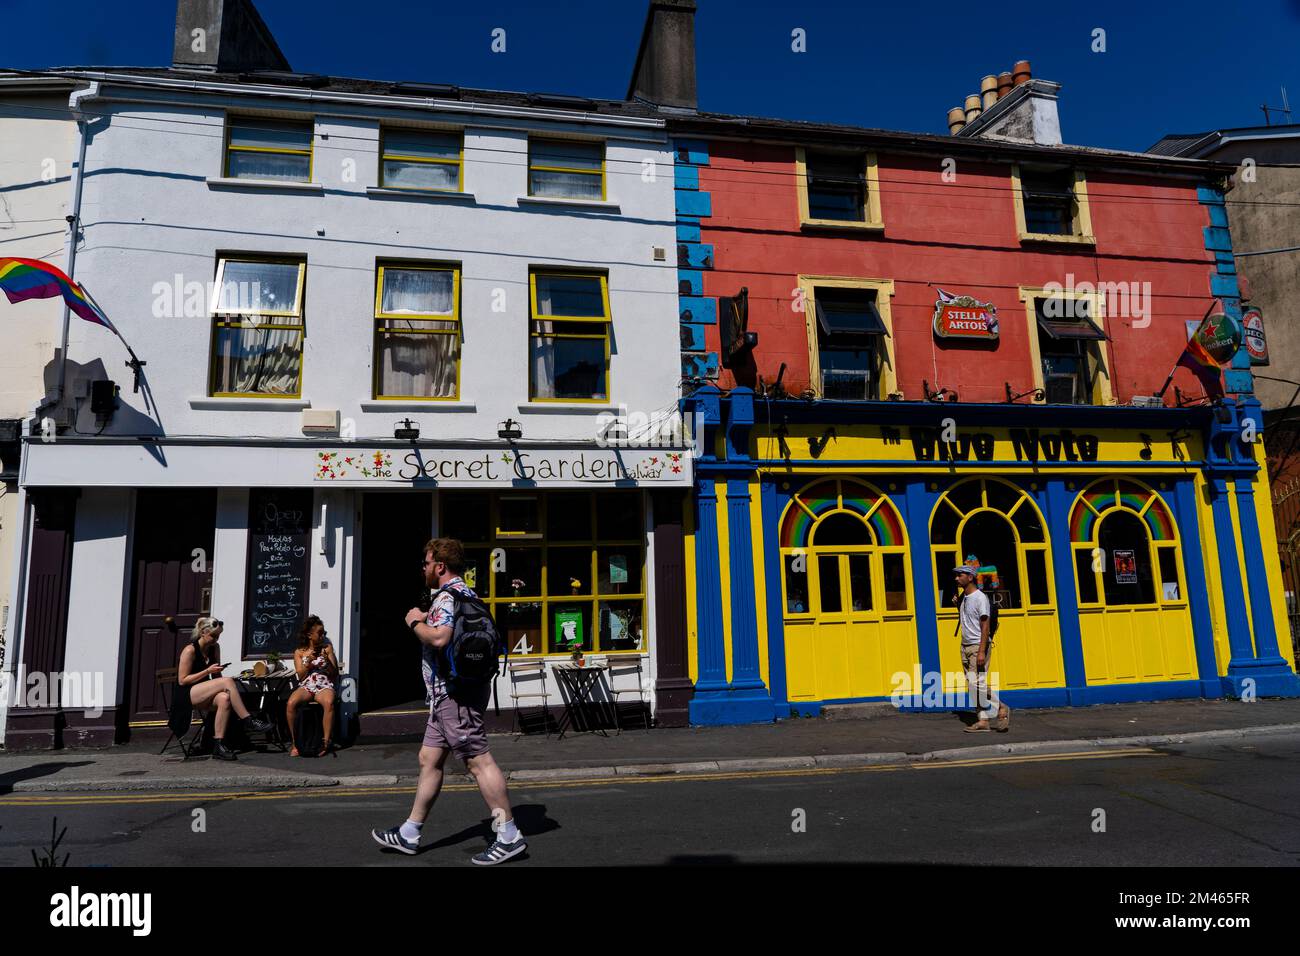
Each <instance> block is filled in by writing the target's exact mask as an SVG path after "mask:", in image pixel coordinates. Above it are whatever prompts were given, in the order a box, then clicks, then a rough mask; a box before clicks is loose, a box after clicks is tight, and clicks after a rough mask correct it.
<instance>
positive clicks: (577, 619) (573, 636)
mask: <svg viewBox="0 0 1300 956" xmlns="http://www.w3.org/2000/svg"><path fill="white" fill-rule="evenodd" d="M554 633H555V642H556V643H557V644H558V645H559V646H560V647H561V648H563V649H566V650H567V649H570V648H577V647H582V612H581V611H556V612H555V631H554Z"/></svg>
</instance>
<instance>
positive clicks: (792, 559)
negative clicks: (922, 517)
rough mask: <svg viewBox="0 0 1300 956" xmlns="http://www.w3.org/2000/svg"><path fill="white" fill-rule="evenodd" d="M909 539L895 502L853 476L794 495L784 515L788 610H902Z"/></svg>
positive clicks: (811, 613)
mask: <svg viewBox="0 0 1300 956" xmlns="http://www.w3.org/2000/svg"><path fill="white" fill-rule="evenodd" d="M906 555H907V546H906V542H905V540H904V537H903V528H902V522H901V520H900V519H899V516H898V513H897V512H896V511H895V510H894V507H893V505H892V503H890V502H889V500H888V499H887V498H886V497H884V496H883V495H881V494H880V493H879V492H876V491H875V490H874V489H871V488H869V487H868V486H867V485H863V484H860V483H858V482H853V481H839V480H831V481H823V482H818V483H815V484H813V485H811V486H810V487H808V488H806V489H804V490H803V491H801V492H799V493H798V494H796V495H794V496H793V499H792V501H791V502H790V504H789V505H788V506H787V508H786V513H785V517H784V518H783V519H782V522H781V564H782V569H783V570H782V578H783V582H782V583H783V589H784V601H785V613H786V616H787V617H799V616H807V617H815V616H821V615H830V616H832V617H833V616H837V615H869V616H875V615H877V614H879V613H881V612H889V611H898V612H907V611H908V610H909V609H910V606H911V604H910V600H909V597H908V585H907V560H906Z"/></svg>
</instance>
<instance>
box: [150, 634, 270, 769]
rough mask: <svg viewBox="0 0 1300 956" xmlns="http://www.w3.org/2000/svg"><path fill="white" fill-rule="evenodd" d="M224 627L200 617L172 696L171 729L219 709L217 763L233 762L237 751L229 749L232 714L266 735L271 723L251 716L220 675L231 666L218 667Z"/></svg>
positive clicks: (183, 653)
mask: <svg viewBox="0 0 1300 956" xmlns="http://www.w3.org/2000/svg"><path fill="white" fill-rule="evenodd" d="M224 628H225V625H224V624H223V623H222V622H221V621H218V620H217V619H216V618H213V617H201V618H199V619H198V622H197V623H195V625H194V630H193V631H192V632H190V641H189V643H188V644H186V645H185V647H184V648H183V649H182V650H181V659H180V663H179V664H178V665H177V669H176V683H177V688H176V692H175V693H174V694H173V695H172V726H173V728H175V727H176V726H182V727H186V728H188V727H189V723H190V718H191V713H192V711H193V710H198V711H203V712H207V711H210V710H216V712H217V720H216V724H217V726H216V736H215V738H214V739H213V743H212V756H214V757H216V758H217V759H218V760H234V759H236V758H235V752H234V751H233V750H231V749H230V748H229V747H227V746H226V740H225V738H226V728H227V727H228V726H229V724H230V712H231V711H232V710H233V711H234V712H235V715H236V716H237V717H238V718H239V719H240V720H242V721H243V722H244V726H245V727H246V728H247V729H249V730H255V731H258V732H259V733H265V732H266V731H268V730H270V729H271V724H269V723H267V722H266V721H265V720H262V719H260V718H257V717H253V716H252V715H250V714H249V712H248V708H247V707H245V706H244V702H243V700H242V699H241V698H240V696H239V688H238V687H236V686H235V682H234V681H233V680H232V679H231V678H229V677H222V676H221V672H222V671H223V670H225V669H226V668H227V667H229V666H230V665H229V664H219V663H217V662H218V661H220V660H221V648H220V645H218V644H217V641H218V640H220V638H221V632H222V630H224Z"/></svg>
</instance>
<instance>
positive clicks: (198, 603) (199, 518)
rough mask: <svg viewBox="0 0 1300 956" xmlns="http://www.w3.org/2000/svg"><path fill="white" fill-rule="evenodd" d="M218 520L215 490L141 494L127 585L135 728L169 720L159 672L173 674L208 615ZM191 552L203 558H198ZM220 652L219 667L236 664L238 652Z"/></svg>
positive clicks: (132, 721)
mask: <svg viewBox="0 0 1300 956" xmlns="http://www.w3.org/2000/svg"><path fill="white" fill-rule="evenodd" d="M216 512H217V494H216V491H214V490H212V489H192V490H191V489H186V490H183V491H171V490H167V491H160V490H142V491H141V492H140V494H139V498H138V500H137V504H136V519H135V539H134V545H133V561H134V569H133V574H132V584H131V591H132V594H131V624H130V628H131V631H130V637H131V650H130V671H129V679H130V722H131V723H132V724H133V725H134V724H140V723H148V722H151V721H161V720H166V719H167V715H166V713H164V711H163V701H162V697H161V695H160V693H159V690H158V680H157V672H158V671H159V670H162V669H164V668H168V667H175V666H176V664H177V661H178V658H179V657H180V652H181V648H182V647H184V646H185V643H186V642H187V641H188V640H189V638H190V631H191V629H192V628H193V627H194V624H195V622H196V621H197V620H198V619H199V618H200V617H202V616H203V615H205V614H211V613H212V608H211V604H212V544H213V538H214V528H215V526H216ZM195 549H199V550H201V552H202V554H201V555H199V556H196V555H195V554H194V551H195ZM200 559H201V560H200ZM233 613H238V611H237V610H236V611H235V612H233ZM217 616H218V617H220V616H222V615H221V614H218V615H217ZM221 651H222V658H223V660H235V659H238V657H239V648H237V647H223V648H222V649H221ZM232 655H233V656H232Z"/></svg>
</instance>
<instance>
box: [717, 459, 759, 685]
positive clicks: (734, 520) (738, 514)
mask: <svg viewBox="0 0 1300 956" xmlns="http://www.w3.org/2000/svg"><path fill="white" fill-rule="evenodd" d="M727 535H728V537H729V538H730V539H731V542H730V543H731V688H732V690H752V689H755V688H762V689H763V690H764V691H766V689H767V687H766V685H765V684H764V683H763V677H762V675H761V674H760V673H759V670H758V609H757V607H756V606H755V602H756V601H757V600H758V598H757V596H756V589H755V587H754V571H755V568H754V546H753V544H754V539H753V535H752V530H751V528H750V516H749V480H748V479H747V478H728V479H727Z"/></svg>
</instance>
